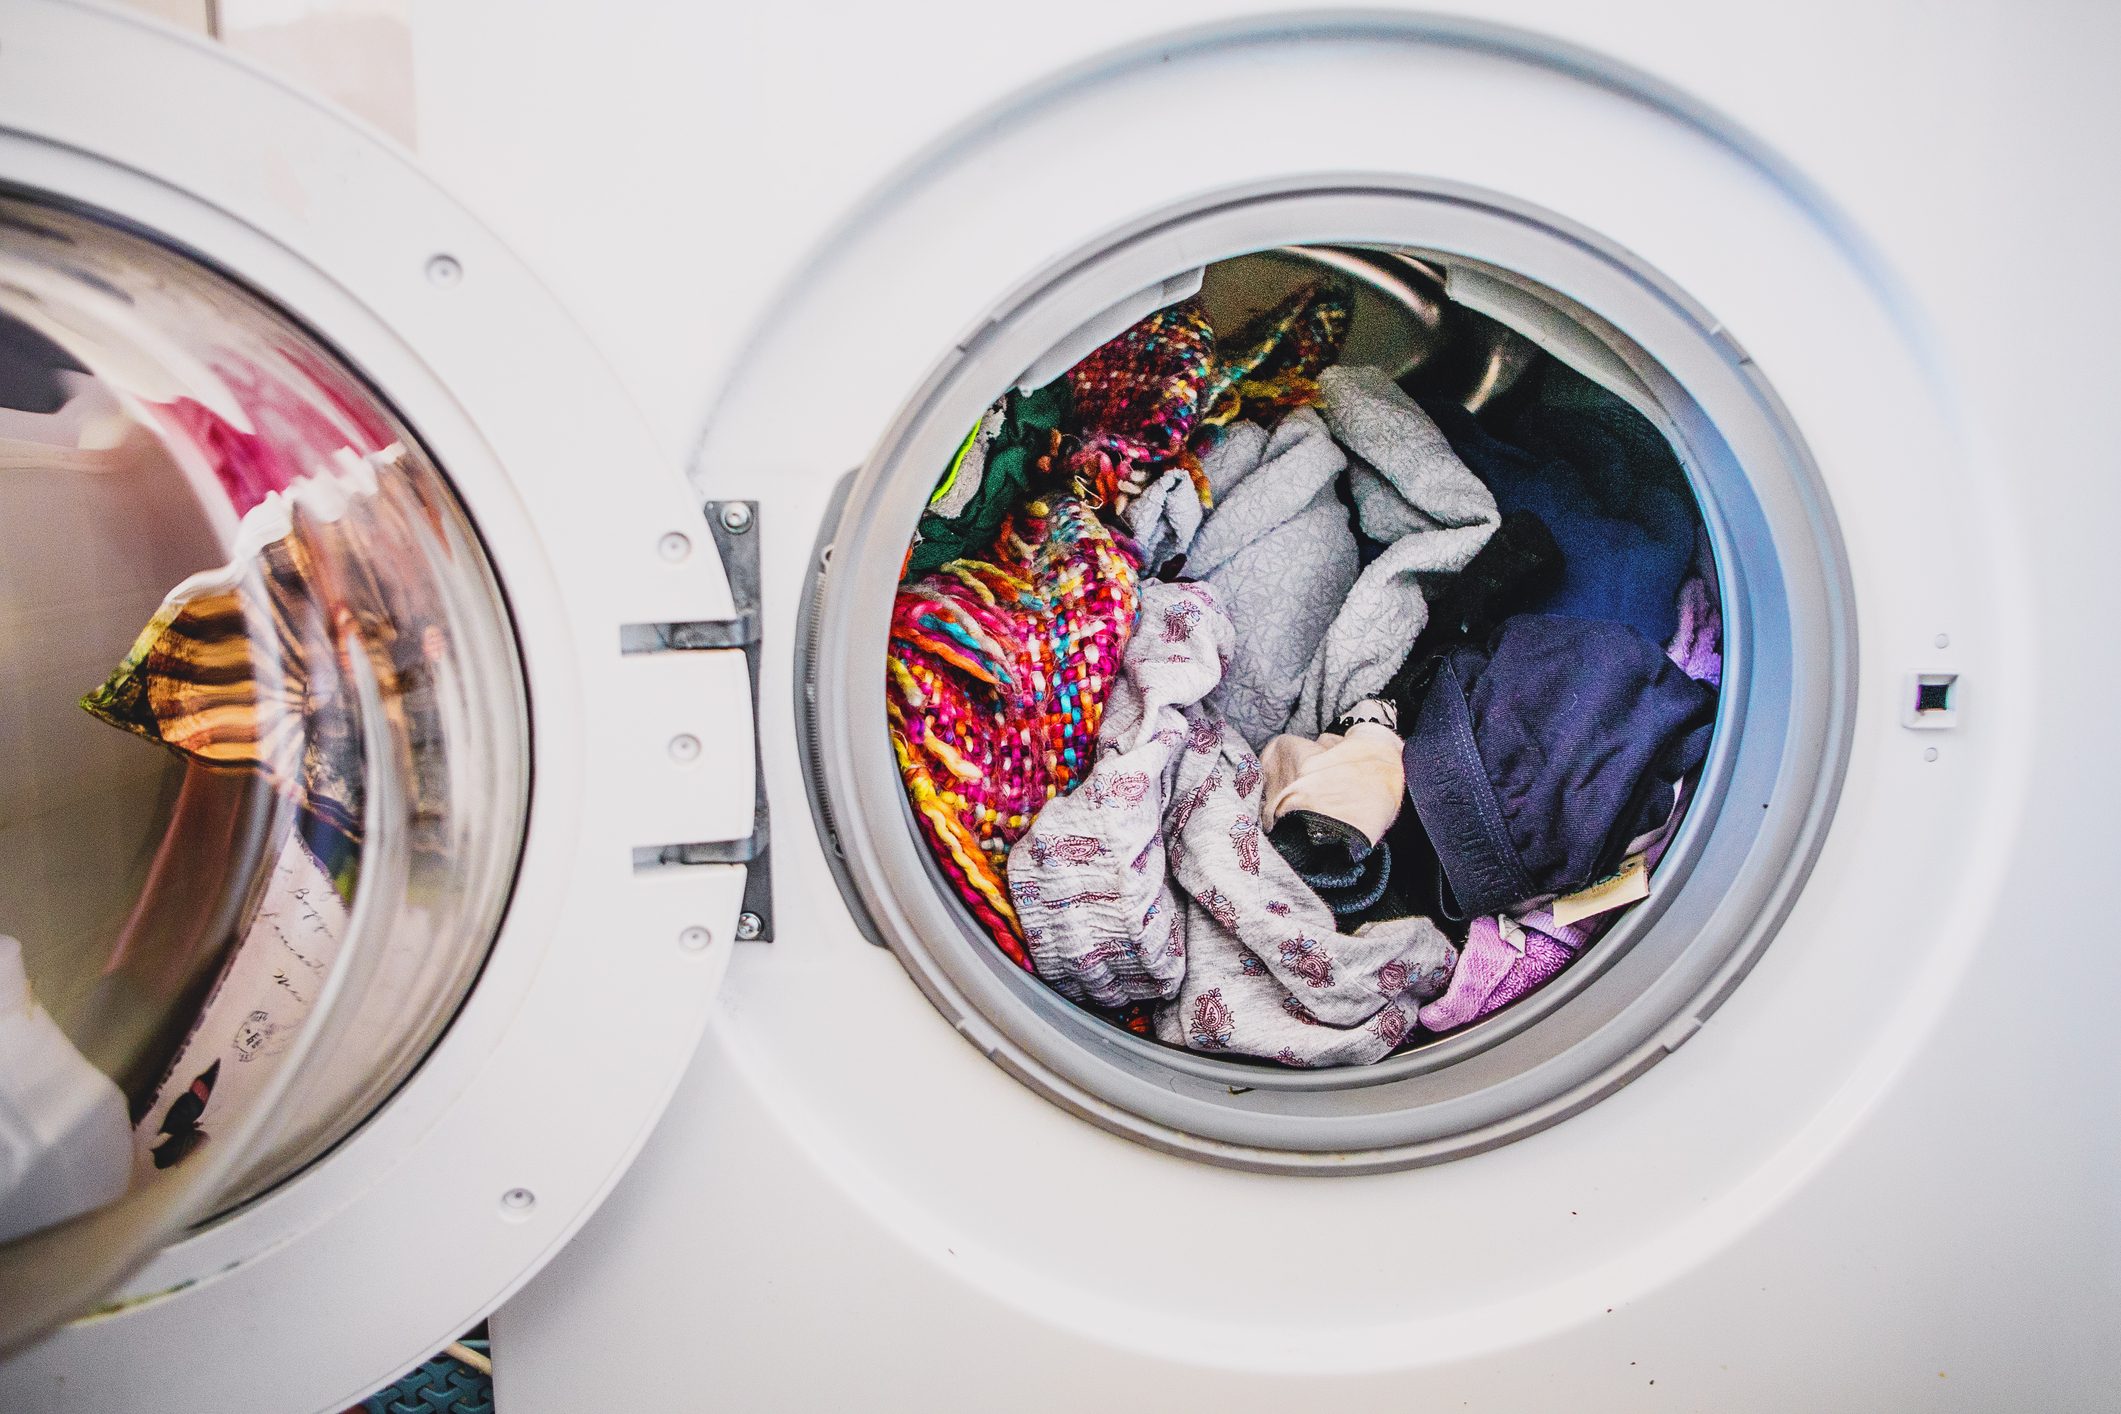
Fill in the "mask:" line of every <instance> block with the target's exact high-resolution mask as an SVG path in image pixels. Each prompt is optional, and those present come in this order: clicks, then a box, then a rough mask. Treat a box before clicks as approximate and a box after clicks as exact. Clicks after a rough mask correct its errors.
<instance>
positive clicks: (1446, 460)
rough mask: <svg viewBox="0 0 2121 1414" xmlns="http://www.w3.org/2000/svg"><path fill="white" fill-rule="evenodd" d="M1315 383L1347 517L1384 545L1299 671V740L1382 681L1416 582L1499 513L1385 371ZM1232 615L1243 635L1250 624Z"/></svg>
mask: <svg viewBox="0 0 2121 1414" xmlns="http://www.w3.org/2000/svg"><path fill="white" fill-rule="evenodd" d="M1319 390H1320V393H1321V395H1322V397H1323V402H1322V403H1321V404H1320V408H1321V411H1322V412H1323V413H1324V415H1325V422H1326V426H1327V427H1328V428H1329V429H1331V431H1332V433H1333V436H1334V437H1335V439H1337V440H1338V441H1339V443H1340V444H1341V446H1342V447H1344V448H1346V449H1347V452H1348V454H1349V456H1350V458H1352V462H1353V465H1352V468H1351V470H1350V473H1349V483H1350V489H1351V491H1352V492H1353V495H1354V499H1355V514H1356V518H1357V519H1358V520H1359V521H1360V522H1361V525H1362V530H1363V534H1364V535H1366V536H1368V537H1369V538H1370V539H1371V540H1374V541H1377V542H1379V543H1380V544H1382V545H1384V546H1385V547H1386V548H1385V549H1384V551H1383V553H1381V554H1380V555H1378V556H1377V558H1376V559H1374V560H1372V561H1371V562H1370V563H1369V564H1368V565H1366V566H1364V567H1363V569H1362V573H1361V576H1360V577H1359V578H1357V579H1356V580H1355V583H1354V585H1353V586H1352V588H1351V589H1350V590H1349V591H1348V593H1347V596H1346V598H1345V601H1344V602H1342V603H1341V604H1340V605H1339V608H1338V611H1337V612H1336V613H1335V614H1334V616H1333V622H1332V623H1331V625H1330V626H1328V628H1327V630H1326V633H1325V637H1324V638H1323V639H1322V640H1321V641H1319V643H1318V645H1317V648H1316V650H1315V651H1314V652H1313V654H1312V656H1311V659H1310V662H1309V664H1308V666H1306V668H1305V669H1304V673H1303V680H1302V683H1301V686H1300V688H1299V690H1298V693H1297V698H1296V703H1295V706H1294V709H1293V710H1292V712H1291V713H1290V716H1289V719H1288V723H1287V725H1286V727H1285V728H1284V730H1287V731H1291V732H1294V733H1295V734H1296V735H1298V736H1317V735H1318V734H1319V733H1320V732H1322V731H1324V730H1326V728H1327V727H1329V726H1330V725H1331V724H1332V722H1333V720H1334V719H1335V718H1336V717H1338V716H1339V715H1340V714H1341V713H1342V712H1344V711H1346V710H1347V709H1348V708H1349V707H1350V706H1352V705H1354V704H1355V703H1356V702H1358V701H1360V700H1361V699H1362V698H1365V697H1372V696H1375V695H1376V694H1377V693H1378V692H1379V691H1380V690H1381V689H1382V688H1383V687H1384V686H1385V684H1386V683H1387V682H1389V681H1390V680H1391V678H1392V674H1393V673H1394V672H1395V671H1396V670H1397V669H1398V668H1399V665H1400V664H1401V663H1402V662H1404V661H1405V659H1406V656H1407V651H1408V649H1409V648H1411V647H1412V646H1413V643H1414V640H1415V638H1416V637H1417V636H1418V635H1419V634H1420V633H1421V631H1422V628H1423V626H1424V625H1426V624H1427V622H1428V618H1429V609H1428V592H1427V588H1426V583H1425V581H1433V579H1434V578H1435V577H1437V576H1441V575H1446V574H1454V573H1456V572H1457V571H1459V570H1462V569H1464V568H1465V567H1466V565H1467V564H1469V563H1470V562H1471V561H1472V559H1473V557H1474V556H1475V555H1476V554H1478V553H1479V552H1480V548H1481V547H1482V546H1483V545H1485V544H1486V543H1487V541H1488V537H1489V536H1490V535H1492V534H1493V533H1494V531H1495V527H1496V526H1497V525H1498V524H1499V523H1500V521H1501V515H1500V514H1499V513H1498V512H1497V510H1496V508H1495V498H1494V497H1493V496H1492V495H1490V494H1489V493H1488V488H1487V487H1485V486H1483V485H1482V484H1481V482H1480V479H1479V478H1478V477H1476V476H1475V475H1473V473H1472V472H1471V471H1469V470H1467V469H1466V465H1465V463H1464V462H1462V461H1460V460H1459V459H1458V457H1457V456H1456V455H1455V454H1454V453H1453V452H1452V451H1451V445H1450V443H1449V442H1448V441H1446V440H1445V438H1444V435H1443V433H1442V432H1440V431H1438V430H1437V427H1436V424H1435V423H1434V422H1432V421H1431V420H1430V418H1429V416H1428V414H1427V413H1424V412H1423V411H1422V410H1421V408H1420V407H1419V406H1418V405H1416V403H1415V402H1414V400H1413V399H1412V398H1410V397H1408V396H1407V395H1406V394H1405V393H1402V392H1401V391H1400V390H1399V389H1398V388H1397V387H1396V386H1394V385H1393V383H1392V380H1391V379H1389V378H1387V377H1386V376H1385V374H1384V372H1383V370H1381V369H1376V368H1347V367H1341V368H1329V369H1327V370H1326V371H1325V373H1324V374H1322V375H1321V376H1320V378H1319ZM1212 525H1213V522H1212V521H1211V522H1210V526H1211V527H1212ZM1239 621H1240V622H1241V623H1243V624H1244V625H1245V633H1246V636H1247V637H1249V636H1250V635H1251V634H1252V632H1253V623H1252V621H1251V620H1250V619H1240V620H1239Z"/></svg>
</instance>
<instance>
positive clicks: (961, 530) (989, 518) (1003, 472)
mask: <svg viewBox="0 0 2121 1414" xmlns="http://www.w3.org/2000/svg"><path fill="white" fill-rule="evenodd" d="M1068 411H1069V401H1068V384H1067V381H1066V380H1065V379H1055V380H1054V381H1053V382H1051V383H1048V384H1047V385H1046V386H1045V387H1043V388H1039V389H1036V390H1034V391H1032V392H1029V393H1011V394H1009V395H1008V396H1006V397H1004V398H1003V399H1002V400H1001V401H1000V402H998V403H996V404H995V405H994V406H993V407H991V408H989V409H988V410H987V412H986V415H985V416H983V417H982V418H981V419H980V422H979V426H977V427H975V428H974V429H973V432H972V436H971V438H970V440H969V441H968V443H967V445H966V446H965V447H963V448H961V449H960V450H959V455H958V459H957V460H956V461H955V462H954V463H952V466H951V469H950V472H949V473H948V474H947V480H948V484H947V485H946V486H944V487H943V488H941V489H940V490H939V491H938V493H937V499H936V500H935V501H934V502H933V503H932V504H931V505H930V506H929V509H928V510H927V512H926V513H924V514H923V515H922V516H921V519H920V527H919V532H918V538H917V539H916V540H915V542H914V545H913V549H912V550H911V551H910V552H909V553H908V554H907V556H906V567H905V569H904V570H903V571H902V572H901V573H900V578H901V579H903V580H906V581H909V582H910V581H912V580H916V579H919V578H921V577H922V576H923V575H928V574H933V573H934V572H935V571H936V570H939V569H941V568H942V567H943V566H944V565H946V564H948V563H950V561H952V560H956V559H962V558H966V557H968V556H969V557H971V558H974V559H977V558H980V557H982V556H984V555H985V554H986V553H987V552H988V550H989V549H991V548H992V547H993V545H994V537H995V535H996V534H997V533H998V532H999V531H1000V530H1001V526H1002V520H1003V518H1004V517H1005V516H1007V515H1008V514H1009V512H1011V511H1013V510H1015V509H1017V508H1018V507H1019V506H1021V505H1022V504H1023V503H1024V501H1025V499H1026V497H1028V496H1029V495H1030V494H1031V490H1032V487H1033V484H1034V483H1035V482H1038V481H1041V480H1042V479H1043V478H1044V477H1045V476H1047V475H1048V474H1050V472H1051V463H1052V457H1053V449H1054V439H1055V436H1056V435H1057V433H1058V431H1059V429H1060V426H1061V424H1062V422H1063V421H1064V420H1065V419H1066V418H1067V416H1068Z"/></svg>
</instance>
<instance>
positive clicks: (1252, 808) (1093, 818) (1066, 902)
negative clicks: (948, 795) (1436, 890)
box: [1009, 581, 1455, 1065]
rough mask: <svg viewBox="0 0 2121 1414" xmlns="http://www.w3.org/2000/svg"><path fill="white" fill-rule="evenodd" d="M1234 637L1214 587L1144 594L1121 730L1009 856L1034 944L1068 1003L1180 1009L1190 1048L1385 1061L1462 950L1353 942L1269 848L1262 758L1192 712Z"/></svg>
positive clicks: (1178, 1026) (1391, 935) (1177, 1038)
mask: <svg viewBox="0 0 2121 1414" xmlns="http://www.w3.org/2000/svg"><path fill="white" fill-rule="evenodd" d="M1235 637H1236V631H1235V629H1234V628H1232V627H1231V624H1230V619H1229V616H1228V615H1227V614H1226V613H1225V612H1224V610H1223V607H1222V605H1221V604H1220V602H1219V601H1218V599H1217V596H1216V594H1215V591H1214V589H1213V587H1212V586H1210V585H1207V584H1200V583H1188V584H1168V583H1164V582H1161V581H1149V582H1147V583H1145V584H1144V585H1143V586H1142V615H1141V626H1140V628H1139V629H1138V631H1137V632H1136V633H1135V635H1134V636H1133V639H1132V641H1131V642H1130V643H1129V645H1128V648H1127V652H1126V657H1125V662H1124V667H1123V669H1122V671H1121V673H1120V676H1119V680H1118V682H1117V684H1115V686H1114V688H1113V691H1112V697H1113V707H1112V713H1111V715H1110V716H1108V717H1107V719H1106V722H1107V725H1110V726H1111V727H1112V729H1113V730H1112V734H1111V735H1110V736H1109V737H1104V736H1102V734H1101V739H1100V743H1099V745H1100V749H1099V752H1098V758H1097V761H1096V763H1095V764H1094V765H1093V766H1092V767H1091V768H1090V771H1089V774H1088V776H1087V778H1086V779H1085V780H1084V781H1083V783H1082V785H1081V786H1080V788H1078V789H1077V790H1076V791H1075V792H1074V793H1073V794H1070V795H1066V796H1063V797H1061V798H1059V799H1057V800H1055V801H1054V802H1053V803H1052V804H1050V805H1048V806H1047V807H1046V808H1045V809H1043V810H1041V811H1040V812H1039V814H1038V817H1037V818H1036V819H1035V820H1034V821H1033V822H1032V825H1031V829H1030V831H1029V833H1028V834H1027V835H1026V836H1025V837H1024V839H1023V840H1022V841H1020V842H1019V843H1018V844H1017V846H1016V848H1015V849H1014V850H1013V851H1012V852H1011V853H1010V856H1009V886H1010V890H1011V893H1012V896H1013V897H1014V898H1015V899H1016V901H1017V906H1018V907H1020V908H1021V909H1022V910H1023V914H1022V916H1023V918H1024V921H1025V937H1026V942H1027V945H1028V947H1029V948H1030V950H1031V952H1032V955H1033V956H1034V957H1035V958H1036V959H1037V960H1038V971H1039V973H1040V975H1041V976H1045V977H1047V978H1049V980H1052V981H1053V982H1054V985H1055V986H1056V987H1058V988H1060V989H1061V990H1063V991H1064V992H1065V993H1067V994H1069V995H1077V994H1080V995H1081V996H1084V997H1086V998H1105V997H1126V998H1140V997H1142V996H1143V995H1144V994H1151V995H1156V996H1161V997H1169V998H1171V1000H1170V1001H1169V1002H1168V1003H1167V1004H1166V1005H1164V1006H1162V1007H1160V1008H1159V1009H1158V1011H1157V1015H1156V1019H1155V1027H1156V1031H1157V1034H1158V1035H1160V1036H1162V1037H1163V1038H1164V1039H1165V1040H1168V1041H1171V1042H1173V1043H1174V1044H1179V1045H1189V1046H1193V1047H1195V1048H1196V1049H1201V1050H1210V1051H1227V1052H1232V1053H1236V1054H1244V1055H1255V1056H1263V1057H1268V1058H1273V1059H1279V1060H1282V1061H1283V1062H1284V1063H1286V1064H1291V1065H1319V1064H1355V1063H1361V1062H1365V1061H1370V1060H1376V1059H1378V1058H1379V1057H1382V1056H1383V1055H1385V1054H1386V1053H1387V1052H1389V1051H1390V1050H1391V1049H1392V1047H1393V1046H1396V1045H1397V1044H1399V1042H1400V1041H1401V1040H1403V1039H1404V1038H1405V1036H1406V1033H1407V1031H1408V1029H1409V1028H1410V1027H1411V1025H1412V1022H1413V1013H1414V1010H1415V1009H1416V1008H1417V1007H1418V1005H1419V1002H1420V1000H1421V997H1420V996H1419V995H1413V994H1411V992H1410V989H1412V988H1414V987H1416V986H1421V987H1424V988H1428V987H1432V986H1433V987H1434V988H1436V989H1439V990H1440V988H1441V986H1442V985H1443V980H1442V977H1441V976H1440V975H1439V974H1443V973H1447V972H1448V970H1449V966H1450V963H1451V961H1452V960H1453V958H1454V956H1455V955H1454V954H1453V953H1452V951H1451V949H1450V945H1449V943H1448V942H1446V941H1445V940H1444V938H1443V937H1442V935H1441V934H1440V933H1438V932H1437V931H1436V929H1435V927H1434V925H1433V924H1430V923H1429V922H1428V921H1427V920H1425V919H1403V920H1399V922H1397V923H1396V924H1394V925H1392V926H1389V927H1386V928H1381V929H1376V930H1372V931H1371V932H1369V933H1367V934H1362V935H1357V936H1349V935H1343V934H1340V933H1338V932H1337V931H1335V928H1334V924H1333V915H1332V913H1331V911H1330V910H1329V909H1327V907H1326V906H1325V904H1323V903H1322V902H1320V900H1319V899H1318V898H1317V896H1316V895H1314V894H1313V893H1312V892H1311V891H1310V890H1309V889H1307V888H1306V887H1305V886H1304V884H1303V881H1302V880H1301V879H1299V878H1298V877H1297V876H1296V874H1295V872H1294V871H1293V870H1291V869H1290V868H1289V866H1288V864H1287V863H1286V862H1285V861H1284V860H1283V859H1282V858H1281V857H1280V856H1279V855H1278V854H1276V853H1275V852H1274V851H1273V850H1272V849H1264V848H1262V847H1261V844H1262V841H1261V830H1260V827H1259V804H1260V789H1261V784H1262V773H1261V771H1260V765H1259V761H1258V758H1256V757H1255V756H1254V755H1253V754H1252V752H1251V749H1250V748H1249V747H1247V746H1246V745H1245V744H1244V742H1243V741H1242V740H1240V739H1239V738H1238V737H1237V736H1236V734H1235V733H1234V732H1232V731H1231V730H1230V729H1229V728H1228V727H1227V726H1226V725H1225V724H1224V723H1223V722H1222V721H1221V720H1220V719H1218V718H1217V717H1216V716H1215V715H1214V714H1213V713H1212V712H1210V711H1208V710H1207V709H1206V708H1205V707H1204V706H1203V705H1202V703H1201V701H1200V700H1199V698H1198V697H1197V696H1193V697H1192V700H1187V699H1188V697H1189V695H1195V694H1199V693H1202V692H1204V691H1205V690H1206V689H1207V687H1209V686H1211V685H1212V684H1213V682H1214V680H1215V677H1216V675H1217V674H1218V673H1219V672H1220V668H1221V660H1222V656H1223V654H1224V653H1225V652H1226V651H1228V647H1229V645H1230V644H1231V643H1233V642H1234V640H1235ZM1145 807H1146V808H1145ZM1152 812H1153V814H1154V817H1155V821H1156V827H1155V829H1154V830H1151V829H1150V828H1149V826H1148V824H1147V820H1148V817H1149V815H1150V814H1151V813H1152ZM1159 851H1160V853H1159ZM1167 880H1168V881H1167ZM1174 913H1175V915H1176V917H1177V918H1178V919H1179V920H1180V921H1179V928H1178V930H1177V931H1176V932H1175V933H1174V929H1173V926H1172V921H1171V920H1172V918H1173V916H1174ZM1248 959H1249V961H1248ZM1174 975H1175V976H1177V977H1178V979H1179V981H1178V986H1177V987H1176V989H1175V994H1174V989H1173V988H1172V986H1171V979H1172V978H1173V976H1174ZM1210 993H1213V994H1214V995H1213V996H1212V997H1211V996H1210V995H1209V994H1210ZM1430 994H1432V995H1433V992H1431V993H1430ZM1102 1004H1105V1005H1112V1004H1114V1003H1111V1002H1103V1003H1102ZM1387 1012H1389V1013H1390V1014H1391V1015H1390V1017H1389V1018H1387V1017H1386V1016H1385V1015H1384V1013H1387Z"/></svg>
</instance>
